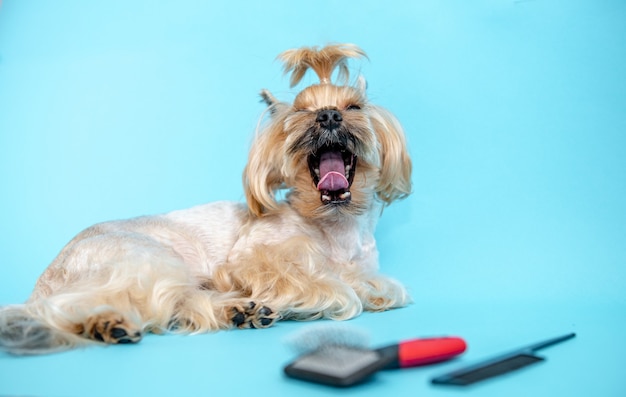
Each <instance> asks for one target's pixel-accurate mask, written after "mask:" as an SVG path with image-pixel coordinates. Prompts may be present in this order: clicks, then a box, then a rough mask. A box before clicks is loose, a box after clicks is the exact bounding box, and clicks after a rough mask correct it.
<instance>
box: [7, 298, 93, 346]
mask: <svg viewBox="0 0 626 397" xmlns="http://www.w3.org/2000/svg"><path fill="white" fill-rule="evenodd" d="M53 310H54V308H52V307H50V306H49V305H48V304H47V303H46V302H45V301H38V302H32V303H26V304H22V305H11V306H5V307H1V308H0V351H5V352H8V353H11V354H15V355H34V354H46V353H54V352H59V351H63V350H68V349H72V348H74V347H77V346H80V345H85V344H88V343H89V340H87V339H85V338H82V337H80V336H78V335H76V334H73V333H71V332H67V331H62V330H61V329H59V328H57V327H54V326H53V325H51V324H49V323H47V322H46V321H45V313H46V312H50V311H53Z"/></svg>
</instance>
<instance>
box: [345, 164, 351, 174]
mask: <svg viewBox="0 0 626 397" xmlns="http://www.w3.org/2000/svg"><path fill="white" fill-rule="evenodd" d="M351 169H352V166H351V165H346V175H348V173H349V172H350V170H351Z"/></svg>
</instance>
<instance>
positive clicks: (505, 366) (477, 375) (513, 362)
mask: <svg viewBox="0 0 626 397" xmlns="http://www.w3.org/2000/svg"><path fill="white" fill-rule="evenodd" d="M575 336H576V334H575V333H571V334H567V335H563V336H559V337H557V338H552V339H548V340H545V341H543V342H539V343H535V344H532V345H530V346H526V347H523V348H521V349H517V350H514V351H512V352H509V353H506V354H503V355H500V356H497V357H493V358H490V359H487V360H484V361H481V362H479V363H476V364H473V365H469V366H467V367H464V368H461V369H458V370H456V371H453V372H450V373H447V374H445V375H441V376H438V377H436V378H433V379H432V383H434V384H438V385H457V386H467V385H471V384H473V383H476V382H480V381H482V380H485V379H489V378H492V377H494V376H498V375H502V374H505V373H508V372H511V371H515V370H517V369H520V368H523V367H526V366H528V365H531V364H535V363H538V362H540V361H544V360H545V359H544V358H543V357H539V356H537V355H535V353H536V352H537V350H540V349H544V348H546V347H548V346H552V345H555V344H557V343H561V342H564V341H566V340H568V339H571V338H573V337H575Z"/></svg>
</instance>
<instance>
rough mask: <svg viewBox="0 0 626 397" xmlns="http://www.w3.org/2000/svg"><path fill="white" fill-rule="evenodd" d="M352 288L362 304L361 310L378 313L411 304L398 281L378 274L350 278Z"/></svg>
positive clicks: (409, 298)
mask: <svg viewBox="0 0 626 397" xmlns="http://www.w3.org/2000/svg"><path fill="white" fill-rule="evenodd" d="M349 283H350V284H351V285H352V286H353V288H354V290H355V291H356V293H357V295H358V296H359V298H360V299H361V302H362V303H363V309H364V310H367V311H371V312H379V311H384V310H389V309H394V308H398V307H404V306H406V305H408V304H409V303H411V301H412V300H411V297H410V296H409V294H408V292H407V291H406V288H404V286H403V285H402V284H400V283H399V282H398V281H396V280H393V279H391V278H389V277H386V276H383V275H379V274H368V275H363V274H358V275H352V276H351V277H350V280H349Z"/></svg>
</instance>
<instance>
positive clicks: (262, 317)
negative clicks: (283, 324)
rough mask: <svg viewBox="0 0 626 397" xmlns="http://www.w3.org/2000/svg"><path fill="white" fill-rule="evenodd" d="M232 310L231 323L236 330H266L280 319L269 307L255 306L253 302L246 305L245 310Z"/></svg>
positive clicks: (238, 308) (240, 307)
mask: <svg viewBox="0 0 626 397" xmlns="http://www.w3.org/2000/svg"><path fill="white" fill-rule="evenodd" d="M232 310H233V312H234V315H233V316H232V317H231V321H232V323H233V325H234V326H235V327H237V328H267V327H270V326H271V325H272V324H274V322H276V320H278V319H279V318H280V316H279V315H278V314H277V313H274V311H273V310H272V309H270V308H269V307H267V306H263V305H257V304H256V303H255V302H250V303H248V305H247V307H245V308H244V307H243V306H235V307H233V309H232Z"/></svg>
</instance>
